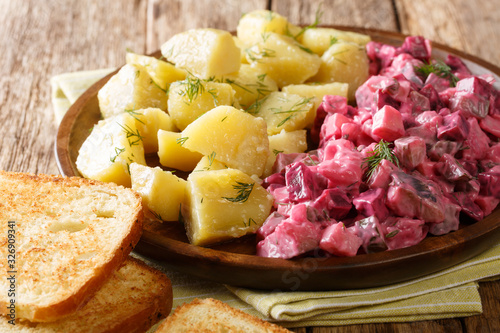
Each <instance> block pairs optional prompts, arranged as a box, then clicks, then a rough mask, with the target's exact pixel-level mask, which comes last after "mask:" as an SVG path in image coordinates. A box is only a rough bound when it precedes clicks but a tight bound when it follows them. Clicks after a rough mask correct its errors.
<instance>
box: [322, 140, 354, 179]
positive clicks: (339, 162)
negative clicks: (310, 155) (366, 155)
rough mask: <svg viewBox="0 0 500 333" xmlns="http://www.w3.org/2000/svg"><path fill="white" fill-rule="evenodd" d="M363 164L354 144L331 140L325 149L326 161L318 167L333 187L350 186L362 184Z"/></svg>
mask: <svg viewBox="0 0 500 333" xmlns="http://www.w3.org/2000/svg"><path fill="white" fill-rule="evenodd" d="M361 163H362V157H361V154H360V152H358V151H357V150H356V149H355V148H354V145H353V144H352V142H350V141H347V140H344V139H339V140H331V141H329V142H328V145H327V146H326V147H325V156H324V160H323V161H322V162H321V163H320V164H319V165H318V171H319V172H320V173H321V174H322V175H323V176H325V177H326V178H328V179H329V180H330V181H331V182H332V184H331V185H332V186H349V185H352V184H355V183H360V182H361V177H362V175H363V172H362V170H361ZM358 186H359V185H358Z"/></svg>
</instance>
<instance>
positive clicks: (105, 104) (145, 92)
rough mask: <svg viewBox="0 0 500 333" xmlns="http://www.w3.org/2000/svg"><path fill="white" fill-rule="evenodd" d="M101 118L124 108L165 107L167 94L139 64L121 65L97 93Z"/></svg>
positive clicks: (110, 115) (112, 114) (164, 108)
mask: <svg viewBox="0 0 500 333" xmlns="http://www.w3.org/2000/svg"><path fill="white" fill-rule="evenodd" d="M97 98H98V100H99V108H100V109H101V114H102V116H103V118H109V117H112V116H114V115H117V114H119V113H122V112H124V111H126V110H137V109H145V108H150V107H151V108H159V109H162V110H166V109H167V95H166V93H165V91H163V90H162V89H160V88H159V87H158V86H157V85H156V84H155V83H154V81H153V79H152V78H151V76H149V74H148V72H147V70H146V69H145V68H144V67H143V66H140V65H131V64H127V65H125V66H123V67H122V68H121V69H120V70H119V71H118V73H116V74H115V75H114V76H113V77H112V78H111V79H110V80H109V81H108V82H106V84H105V85H104V86H103V87H102V88H101V90H99V92H98V93H97Z"/></svg>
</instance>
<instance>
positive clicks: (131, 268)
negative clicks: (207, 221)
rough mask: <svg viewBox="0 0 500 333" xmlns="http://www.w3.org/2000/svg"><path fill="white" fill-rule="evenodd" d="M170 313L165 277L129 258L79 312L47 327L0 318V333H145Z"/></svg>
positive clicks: (169, 298)
mask: <svg viewBox="0 0 500 333" xmlns="http://www.w3.org/2000/svg"><path fill="white" fill-rule="evenodd" d="M171 309H172V286H171V284H170V280H169V279H168V278H167V276H166V275H165V274H163V273H161V272H160V271H158V270H156V269H153V268H151V267H149V266H147V265H146V264H144V263H143V262H142V261H140V260H138V259H134V258H132V257H129V259H128V260H127V261H126V262H125V264H124V266H123V267H121V268H120V269H119V270H118V271H116V272H115V273H114V274H113V275H112V276H111V277H110V278H109V279H108V280H107V281H106V283H105V284H104V286H103V287H102V288H101V289H100V290H99V291H98V292H97V293H96V294H95V296H94V297H93V298H91V299H90V300H89V302H88V303H87V304H85V306H83V307H82V308H81V309H80V310H78V311H77V312H75V313H73V314H72V315H69V316H67V317H65V318H63V319H61V320H57V321H54V322H50V323H31V322H28V321H23V320H17V321H16V325H12V324H9V322H8V320H9V319H7V318H6V317H2V318H0V319H1V320H0V331H1V332H26V333H28V332H33V333H35V332H37V333H49V332H50V333H55V332H72V333H76V332H86V333H87V332H88V333H91V332H99V333H101V332H117V333H125V332H127V333H128V332H145V331H147V330H148V329H149V328H150V327H151V326H152V325H154V324H155V323H156V322H158V321H159V320H160V319H161V318H164V317H166V316H167V315H168V314H169V313H170V310H171Z"/></svg>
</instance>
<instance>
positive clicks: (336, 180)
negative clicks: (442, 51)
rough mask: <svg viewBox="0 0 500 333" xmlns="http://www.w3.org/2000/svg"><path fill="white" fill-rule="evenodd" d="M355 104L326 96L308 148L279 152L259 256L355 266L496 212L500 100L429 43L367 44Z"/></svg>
mask: <svg viewBox="0 0 500 333" xmlns="http://www.w3.org/2000/svg"><path fill="white" fill-rule="evenodd" d="M366 51H367V55H368V58H369V60H370V77H369V79H368V80H367V81H366V82H365V83H364V84H363V85H362V86H360V87H359V88H358V90H357V91H356V106H355V107H354V106H352V105H349V104H348V102H347V100H346V99H345V98H344V97H340V96H325V97H324V99H323V101H322V104H321V106H320V107H319V108H318V110H317V116H316V120H315V124H314V127H313V128H312V129H311V140H312V141H314V142H315V144H316V146H317V149H314V150H311V151H309V152H307V153H298V154H283V153H281V154H279V155H278V156H277V160H276V163H275V165H274V170H273V171H274V172H275V173H274V174H272V175H271V176H269V177H267V178H266V179H265V180H264V182H263V185H264V186H265V187H266V188H267V190H268V191H269V192H270V193H271V194H272V195H273V196H274V198H275V202H274V211H273V213H272V214H271V215H270V216H269V217H268V219H267V220H266V222H265V223H264V224H263V226H262V227H261V228H260V229H259V230H258V233H257V237H258V240H259V242H258V245H257V254H258V255H259V256H264V257H274V258H285V259H288V258H293V257H296V256H301V255H307V254H309V253H311V251H318V250H320V251H321V252H324V253H325V254H327V255H335V256H354V255H357V254H362V253H373V252H378V251H384V250H393V249H398V248H404V247H408V246H412V245H415V244H418V243H419V242H421V241H422V240H423V239H424V238H425V237H427V236H428V235H443V234H446V233H449V232H452V231H454V230H457V229H458V228H459V225H460V223H473V222H474V221H479V220H481V219H483V218H484V216H486V215H488V214H490V213H491V212H492V211H493V210H494V209H495V207H496V206H497V204H498V203H499V202H500V181H499V178H500V144H499V137H500V94H499V93H498V91H497V90H496V89H495V87H493V82H494V79H493V76H490V75H483V76H474V75H472V73H471V72H470V71H469V69H468V68H467V67H466V65H465V64H464V63H463V62H462V61H461V60H460V59H459V58H458V57H455V56H452V55H449V56H448V57H447V58H446V59H445V60H443V61H441V60H440V61H437V60H435V59H431V43H430V42H429V41H428V40H426V39H424V38H423V37H408V38H406V40H405V41H404V43H403V44H402V46H401V47H394V46H390V45H385V44H381V43H377V42H370V43H368V44H367V46H366Z"/></svg>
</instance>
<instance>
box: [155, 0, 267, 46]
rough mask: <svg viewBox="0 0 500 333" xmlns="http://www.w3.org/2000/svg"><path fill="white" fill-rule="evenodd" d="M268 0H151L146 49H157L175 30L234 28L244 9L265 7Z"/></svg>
mask: <svg viewBox="0 0 500 333" xmlns="http://www.w3.org/2000/svg"><path fill="white" fill-rule="evenodd" d="M266 7H267V0H249V1H233V0H223V1H217V2H215V1H210V0H172V1H160V0H150V1H149V3H148V10H147V13H148V25H147V51H148V52H149V53H150V52H153V51H155V50H158V49H159V48H160V46H161V44H163V43H164V42H165V41H166V40H168V39H169V38H170V37H172V36H173V35H174V34H176V33H179V32H182V31H185V30H188V29H193V28H216V29H223V30H229V31H231V30H236V26H237V24H238V20H239V19H240V17H241V15H243V14H244V13H247V12H250V11H252V10H255V9H266Z"/></svg>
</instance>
